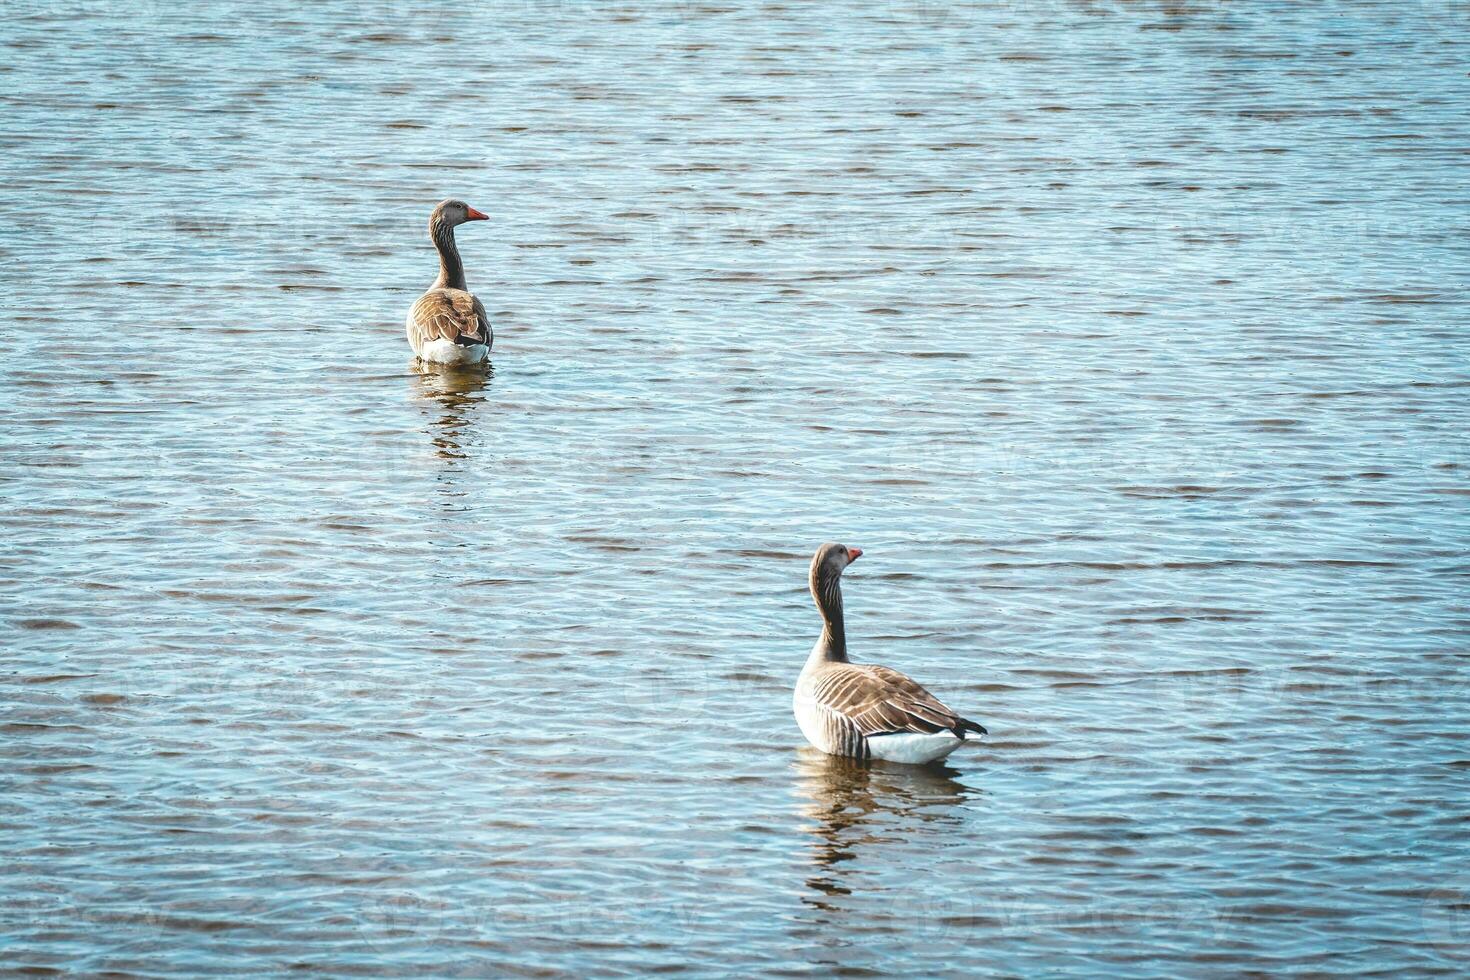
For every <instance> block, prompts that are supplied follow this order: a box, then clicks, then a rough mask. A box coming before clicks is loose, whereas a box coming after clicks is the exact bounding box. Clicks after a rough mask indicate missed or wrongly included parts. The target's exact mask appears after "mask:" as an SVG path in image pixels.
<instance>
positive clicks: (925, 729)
mask: <svg viewBox="0 0 1470 980" xmlns="http://www.w3.org/2000/svg"><path fill="white" fill-rule="evenodd" d="M812 694H813V697H814V699H815V700H816V702H817V703H818V704H819V705H821V706H822V707H824V708H826V709H827V710H829V711H832V712H835V713H836V714H839V715H841V716H842V717H843V718H846V719H847V720H848V721H850V722H851V723H852V724H853V725H855V726H856V727H857V729H858V731H860V732H861V733H862V734H863V735H865V736H867V735H884V734H892V733H895V732H917V733H921V734H931V735H932V734H935V733H937V732H942V731H946V730H948V731H952V732H954V733H955V734H956V735H958V736H959V737H961V738H963V737H964V732H965V730H967V729H968V730H970V731H974V732H978V733H980V734H984V733H985V729H984V728H983V727H981V726H980V725H977V724H975V723H974V722H972V721H967V720H966V719H964V718H961V717H960V716H959V715H957V714H955V713H954V711H952V710H950V708H949V706H948V705H946V704H945V703H944V702H943V701H940V700H939V699H938V698H936V697H935V696H934V695H932V694H930V693H929V692H928V691H926V690H924V688H923V687H922V686H921V685H920V684H918V683H917V682H916V681H914V680H912V679H911V678H909V677H907V676H906V675H904V674H900V673H899V672H898V671H896V670H890V669H889V668H887V667H878V666H875V665H871V664H844V665H843V666H841V667H839V668H836V669H833V670H831V671H829V672H828V674H827V676H825V677H823V678H822V680H821V682H820V683H819V684H818V685H817V687H816V689H815V690H814V691H813V692H812Z"/></svg>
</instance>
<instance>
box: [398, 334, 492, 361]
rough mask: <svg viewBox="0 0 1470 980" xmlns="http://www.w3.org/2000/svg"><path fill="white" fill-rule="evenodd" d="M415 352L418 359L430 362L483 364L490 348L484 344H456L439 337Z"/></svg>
mask: <svg viewBox="0 0 1470 980" xmlns="http://www.w3.org/2000/svg"><path fill="white" fill-rule="evenodd" d="M416 353H417V354H418V356H419V360H421V361H427V362H428V363H430V364H484V363H485V360H486V358H488V357H489V356H490V348H488V347H486V346H485V345H484V344H468V345H462V344H456V343H455V342H454V341H452V340H445V339H443V338H442V337H441V338H440V339H438V340H431V341H429V342H428V343H427V344H424V345H423V347H421V348H419V350H418V351H417V352H416Z"/></svg>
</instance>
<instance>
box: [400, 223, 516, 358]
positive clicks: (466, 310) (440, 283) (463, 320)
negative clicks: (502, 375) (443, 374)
mask: <svg viewBox="0 0 1470 980" xmlns="http://www.w3.org/2000/svg"><path fill="white" fill-rule="evenodd" d="M487 217H488V215H485V214H483V213H481V212H479V211H476V210H475V209H474V208H472V207H470V206H469V205H468V204H465V203H464V202H463V201H456V200H452V199H451V200H448V201H441V202H440V203H439V205H438V207H436V208H434V213H433V214H432V215H430V216H429V238H430V240H431V241H433V243H434V247H435V248H436V249H438V250H439V278H437V279H435V280H434V284H433V285H432V286H430V287H429V289H428V291H426V292H425V293H424V294H423V295H422V296H420V297H419V298H418V299H417V300H416V301H415V302H414V304H413V306H412V307H410V308H409V311H408V318H407V320H406V321H405V322H404V329H405V331H406V332H407V334H408V343H409V345H410V346H411V347H413V352H414V354H415V355H416V356H417V357H418V358H419V359H420V360H422V361H426V362H428V363H430V364H446V365H472V364H483V363H484V362H485V361H486V360H488V359H489V357H490V346H491V345H492V344H493V343H494V342H495V332H494V330H492V329H491V327H490V318H489V317H488V316H487V315H486V314H485V304H483V303H481V302H480V300H479V298H478V297H477V296H475V294H474V293H472V292H470V291H469V289H468V288H467V287H466V285H465V278H464V263H463V262H462V261H460V257H459V248H458V246H456V245H455V242H454V229H455V228H456V227H458V226H459V225H462V224H464V223H465V222H466V221H483V220H485V219H486V218H487Z"/></svg>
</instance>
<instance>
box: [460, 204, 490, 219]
mask: <svg viewBox="0 0 1470 980" xmlns="http://www.w3.org/2000/svg"><path fill="white" fill-rule="evenodd" d="M464 214H465V220H466V221H489V220H490V216H489V215H488V214H486V213H485V212H484V211H476V210H475V209H474V208H471V207H466V208H465V209H464Z"/></svg>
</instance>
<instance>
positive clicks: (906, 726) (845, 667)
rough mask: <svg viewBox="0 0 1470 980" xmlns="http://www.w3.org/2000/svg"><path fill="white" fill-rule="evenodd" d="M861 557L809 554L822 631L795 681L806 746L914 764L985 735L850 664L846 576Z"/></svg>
mask: <svg viewBox="0 0 1470 980" xmlns="http://www.w3.org/2000/svg"><path fill="white" fill-rule="evenodd" d="M862 553H863V549H861V548H849V547H847V546H846V545H841V544H836V543H834V542H829V543H827V544H824V545H822V546H821V547H820V548H818V549H817V553H816V554H815V555H813V556H812V567H811V574H810V578H809V584H810V586H811V590H812V598H813V599H815V600H816V601H817V611H818V612H820V613H821V614H822V622H823V627H822V635H821V636H820V637H819V638H818V639H817V645H816V646H814V647H812V652H811V656H809V657H807V660H806V666H805V667H804V668H802V671H801V676H800V677H799V678H798V679H797V681H796V696H795V698H794V699H793V704H792V707H793V708H794V710H795V712H796V723H797V724H798V725H800V726H801V733H802V734H803V735H805V736H806V738H807V741H809V742H811V743H812V745H814V746H816V747H817V748H819V749H821V750H822V751H823V752H826V753H829V754H831V755H840V756H850V757H852V758H856V759H883V760H886V761H888V762H908V763H915V764H922V763H926V762H934V761H936V760H938V759H943V758H944V757H945V756H947V755H949V754H950V753H951V752H953V751H954V750H955V749H957V748H959V747H960V745H961V744H963V743H964V742H967V741H969V740H970V736H971V735H972V734H973V735H985V734H987V732H986V731H985V728H984V726H982V725H978V724H976V723H975V722H973V721H969V720H967V719H965V718H961V717H960V716H959V715H957V714H955V713H954V712H953V711H951V710H950V708H949V707H948V706H947V705H945V704H944V703H943V702H942V701H940V700H939V699H938V698H936V697H935V696H934V695H932V694H930V693H929V692H928V691H926V690H924V688H923V687H921V686H919V684H917V683H916V682H914V681H913V680H910V679H909V678H908V677H906V676H904V675H903V674H900V673H899V672H898V671H896V670H892V669H890V668H888V667H879V666H877V665H876V664H855V663H850V662H849V661H848V659H847V633H846V631H845V629H844V627H843V622H842V582H841V580H842V572H843V570H844V569H845V568H847V566H848V565H851V564H852V563H853V562H855V561H857V559H858V558H860V557H861V556H862Z"/></svg>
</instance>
